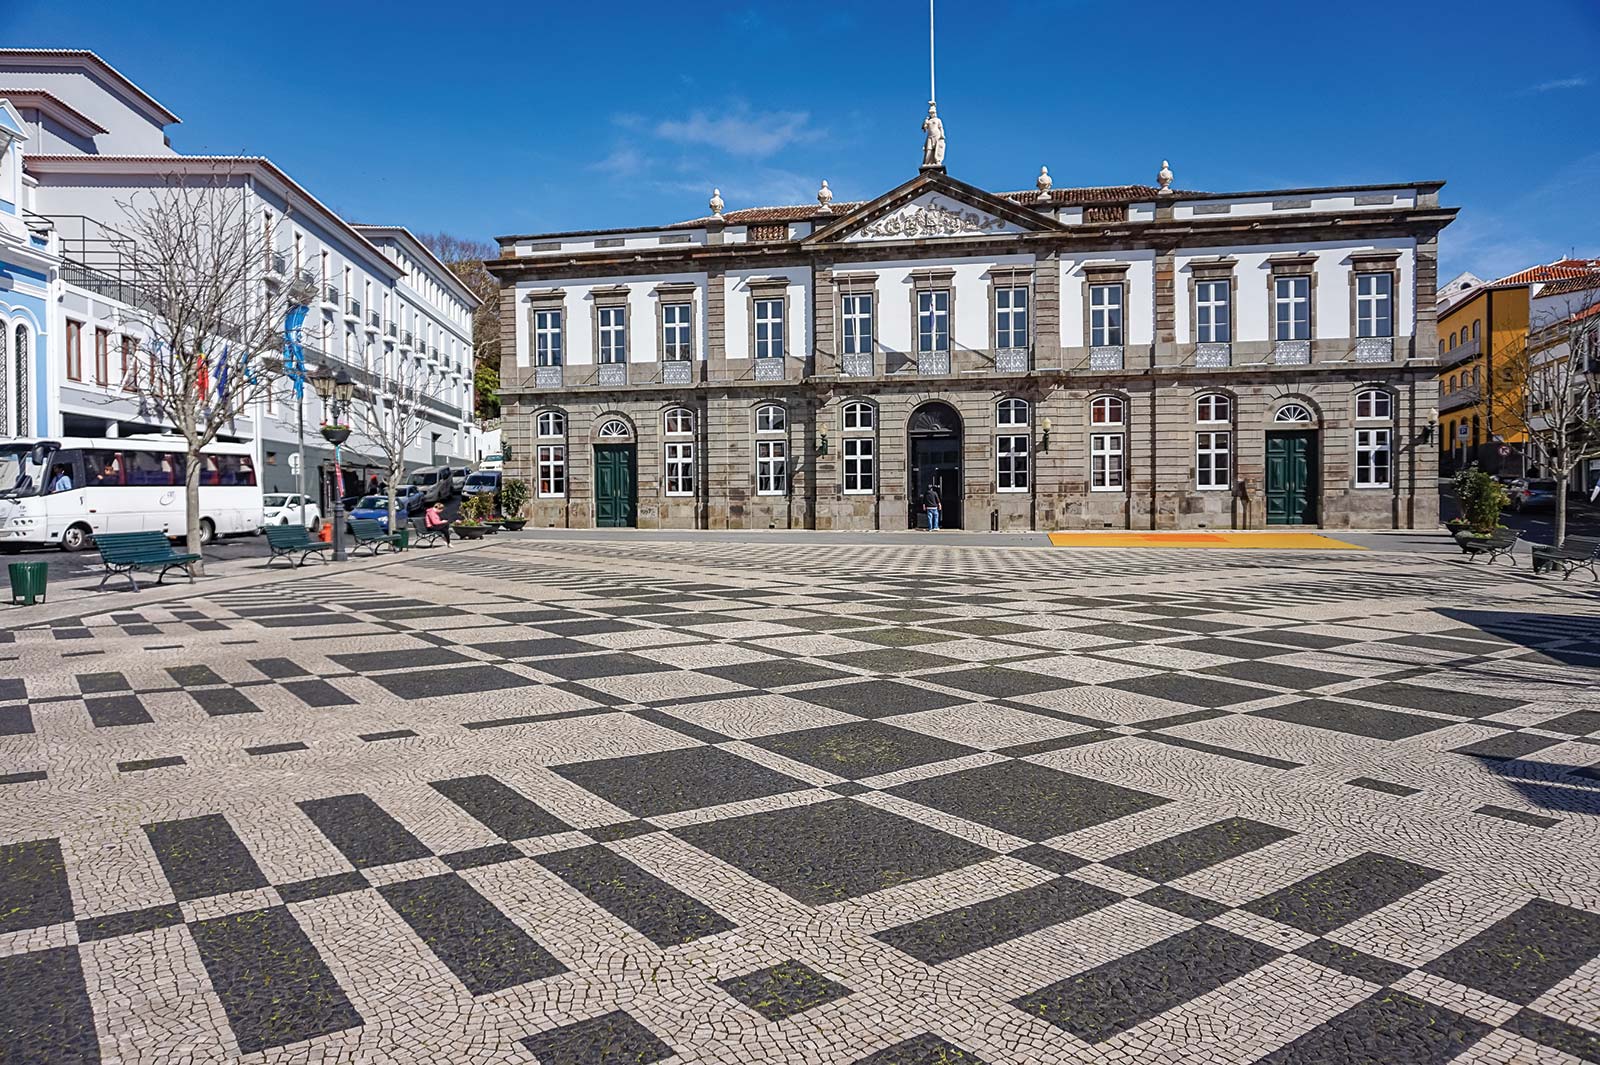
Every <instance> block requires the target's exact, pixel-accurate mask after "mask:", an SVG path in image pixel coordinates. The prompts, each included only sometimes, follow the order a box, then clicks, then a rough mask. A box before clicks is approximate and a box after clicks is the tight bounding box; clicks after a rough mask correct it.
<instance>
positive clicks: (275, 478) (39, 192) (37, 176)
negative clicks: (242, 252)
mask: <svg viewBox="0 0 1600 1065" xmlns="http://www.w3.org/2000/svg"><path fill="white" fill-rule="evenodd" d="M0 100H8V101H10V107H11V113H12V114H14V115H15V116H17V118H18V119H19V120H20V124H21V130H20V133H21V136H22V138H25V139H24V140H23V141H22V143H23V145H25V148H26V151H25V152H19V153H18V154H19V159H18V163H19V168H20V174H19V175H18V177H19V178H20V186H21V187H20V190H19V191H20V199H19V201H18V203H19V206H20V210H19V212H18V217H19V218H20V219H22V220H23V221H24V222H25V223H26V224H28V225H31V226H32V228H33V230H34V231H35V233H36V234H37V235H38V236H39V237H40V238H41V239H43V240H44V241H46V242H47V243H48V244H49V245H50V246H51V247H52V248H59V256H60V263H59V267H58V269H57V270H56V271H55V272H54V274H53V275H52V276H51V279H50V281H49V282H48V285H47V287H48V289H49V294H48V297H47V300H46V303H47V304H48V307H47V309H46V312H45V313H46V317H47V319H48V321H46V322H43V323H41V324H40V326H39V327H38V333H39V335H40V336H43V337H46V338H47V343H46V344H45V345H44V346H43V347H44V350H42V351H41V352H40V356H39V359H38V361H37V364H36V366H35V367H34V380H36V381H37V382H38V387H39V389H40V395H41V396H42V397H43V398H42V401H41V403H40V404H39V407H40V409H39V412H38V414H37V416H36V417H35V419H34V421H35V423H36V429H35V431H37V432H49V433H60V434H67V433H72V434H81V435H110V436H115V435H118V434H119V433H124V432H129V431H135V430H140V429H144V430H146V431H148V430H149V429H151V428H159V427H157V426H153V425H152V423H151V419H150V417H149V412H148V410H145V409H142V408H141V405H140V402H139V398H138V396H137V394H136V393H135V392H133V391H130V390H126V389H125V388H124V385H125V382H126V375H125V372H124V371H125V368H126V363H125V361H124V352H125V351H127V352H129V353H131V352H132V350H133V347H134V345H135V344H136V343H137V341H138V338H137V337H135V336H130V335H127V334H126V333H125V332H124V330H125V327H126V323H127V322H128V321H129V316H128V315H127V314H125V313H124V308H125V306H126V304H125V303H124V302H123V301H124V300H126V299H131V298H133V290H132V286H131V280H132V278H131V274H130V273H129V271H128V268H127V263H126V259H127V254H126V253H127V244H128V242H127V240H126V238H125V236H124V235H123V233H124V230H125V229H126V228H127V226H126V220H127V218H128V217H129V213H130V211H131V210H135V209H137V205H138V203H139V202H140V200H141V199H145V198H147V197H149V196H150V195H151V194H153V193H155V192H158V191H159V190H160V189H162V188H164V187H165V186H166V185H167V184H168V183H169V182H173V181H181V182H192V183H194V184H195V185H196V186H199V187H212V186H218V185H220V186H224V187H229V188H235V189H243V190H244V192H245V195H246V202H247V203H248V209H249V211H250V212H251V213H252V215H253V217H255V218H257V219H259V224H260V225H261V226H262V232H263V234H265V235H266V236H267V242H268V244H269V245H270V246H271V247H272V248H273V249H274V251H272V252H271V253H270V254H269V255H268V257H267V258H268V261H267V262H266V263H264V264H263V269H262V278H261V283H263V284H289V283H292V282H298V283H299V284H300V285H301V286H302V287H304V288H306V289H307V290H309V291H312V292H314V293H315V298H314V299H312V300H311V301H310V302H309V304H308V313H307V317H306V321H305V324H304V327H303V337H304V345H303V347H304V350H305V355H306V362H307V365H308V368H313V369H314V368H315V367H316V366H317V365H318V364H321V363H324V362H325V363H328V364H329V365H331V366H333V367H335V368H338V367H339V366H341V365H343V366H344V367H345V368H347V369H348V371H349V372H350V373H351V375H352V376H354V377H355V378H356V381H357V383H358V387H365V386H368V385H370V384H371V383H372V382H373V380H374V379H375V376H376V375H378V374H380V373H381V372H382V371H383V368H384V367H385V366H387V367H389V368H391V369H392V368H393V367H395V366H396V365H398V364H399V363H400V362H401V361H403V360H416V361H417V362H418V363H419V364H420V365H422V366H427V367H430V368H431V369H433V370H435V371H437V380H438V382H439V383H438V385H437V387H436V388H435V389H434V390H433V392H434V394H433V396H432V398H430V399H429V400H427V401H426V402H425V404H424V406H425V409H426V418H427V420H428V422H429V425H428V426H427V427H426V428H425V430H424V431H423V433H422V435H421V437H420V439H419V440H418V442H417V444H416V445H415V446H414V447H413V448H412V449H411V450H410V452H408V455H407V465H408V467H415V466H422V465H433V464H438V463H443V462H446V461H448V460H450V459H456V458H460V459H463V460H465V459H466V458H469V457H470V456H472V455H473V454H474V452H475V445H474V443H473V439H472V437H473V433H474V432H475V429H474V427H473V421H472V412H473V395H472V347H471V335H472V334H471V318H472V311H473V309H474V308H475V307H476V306H477V303H478V300H477V299H476V297H475V296H474V295H473V293H472V292H471V290H469V289H468V288H466V287H465V286H464V285H463V284H462V283H461V282H460V281H459V280H458V279H457V278H456V277H455V275H454V274H452V273H451V271H450V270H449V269H448V268H447V267H446V266H445V265H444V264H443V263H441V262H440V261H439V260H438V259H437V258H435V257H434V256H433V255H432V254H431V253H429V252H428V250H427V249H426V248H425V247H423V246H422V245H421V244H420V243H419V242H418V241H417V240H416V238H415V237H413V236H412V235H411V234H410V233H409V232H408V231H407V230H405V229H404V228H402V227H397V226H356V225H352V224H351V223H349V222H347V221H346V220H344V219H343V218H341V217H339V215H338V214H336V213H335V212H334V211H332V210H330V209H329V208H328V207H326V206H325V205H324V204H323V203H321V202H320V201H319V200H318V199H317V198H316V197H315V196H313V195H312V194H311V193H310V192H309V191H307V190H306V189H305V188H304V187H303V186H301V185H300V184H299V183H297V182H296V181H295V180H294V179H293V178H291V177H290V176H289V175H288V174H286V173H285V172H284V171H283V170H281V169H280V168H279V167H277V166H276V165H274V164H273V163H272V162H271V161H270V160H268V159H266V158H263V157H260V156H214V155H206V156H196V155H184V154H181V153H179V152H177V151H175V150H174V149H173V148H172V146H171V141H170V138H169V136H168V134H167V127H169V126H171V125H173V124H175V123H177V122H178V118H177V116H176V115H174V114H173V113H172V112H171V111H169V110H167V109H166V108H165V107H163V106H162V105H161V104H159V103H158V102H156V101H155V100H154V99H152V98H151V97H150V96H149V94H147V93H145V92H144V91H143V90H141V89H140V88H139V87H138V86H137V85H135V84H134V83H133V82H131V81H130V80H129V79H127V78H126V77H124V76H123V75H122V74H121V73H119V72H118V71H117V70H116V69H115V68H113V67H112V66H111V65H110V64H108V63H106V62H105V61H104V60H103V59H101V58H100V57H99V56H97V55H95V54H94V53H93V52H88V51H79V50H49V49H0ZM0 180H3V177H0ZM305 404H306V409H305V411H304V421H305V423H306V424H308V425H310V426H311V427H312V432H311V434H310V435H309V436H308V437H307V438H306V439H305V443H304V446H305V454H306V463H307V467H308V471H307V474H308V476H307V480H308V483H309V484H315V483H316V476H315V474H314V473H312V472H311V471H313V470H317V469H321V470H322V471H323V472H324V473H326V472H327V471H330V470H331V468H332V453H331V449H329V448H327V447H326V445H325V444H324V443H323V441H322V440H321V438H320V436H318V435H317V433H316V432H315V427H316V426H317V424H318V423H319V421H320V420H321V418H322V412H321V410H320V409H319V408H318V406H317V404H318V400H317V399H316V397H315V396H314V394H312V392H311V390H310V389H307V390H306V396H305ZM300 413H301V412H300V410H299V409H298V407H297V404H296V400H295V398H294V395H293V392H292V390H291V389H289V388H288V386H287V385H286V384H284V385H283V386H282V387H280V388H278V389H277V390H275V393H274V394H273V395H271V396H268V397H265V398H264V399H263V400H262V401H261V403H260V404H259V405H258V408H257V409H256V410H255V411H254V413H253V416H251V417H248V418H242V419H240V420H239V422H238V423H237V424H236V425H235V426H234V433H233V435H234V436H236V437H237V438H239V439H254V440H255V441H257V447H258V465H259V468H260V469H261V471H262V482H263V484H264V485H265V486H266V487H267V489H268V490H269V491H273V490H276V491H285V490H293V489H295V488H297V487H298V485H299V483H300V470H299V469H298V463H297V457H296V456H297V451H298V446H299V424H300ZM12 431H13V432H15V431H16V429H12ZM345 456H346V459H345V461H346V476H347V484H346V486H345V487H346V489H347V490H348V489H349V488H350V487H353V486H354V485H356V484H357V483H359V479H361V478H362V477H364V476H365V475H366V474H367V473H368V472H369V471H371V472H377V470H378V469H379V468H380V467H381V466H382V465H383V463H382V462H381V457H380V456H379V455H377V454H376V453H373V452H371V451H369V450H367V449H364V448H363V445H362V442H361V441H360V440H359V438H358V439H356V440H353V441H352V442H351V445H348V446H347V447H346V451H345ZM328 485H329V486H331V480H330V481H329V482H328ZM313 490H315V489H313ZM325 490H326V489H325Z"/></svg>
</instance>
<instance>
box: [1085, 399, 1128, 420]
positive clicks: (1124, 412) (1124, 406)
mask: <svg viewBox="0 0 1600 1065" xmlns="http://www.w3.org/2000/svg"><path fill="white" fill-rule="evenodd" d="M1111 410H1115V411H1116V413H1117V416H1116V418H1114V419H1113V418H1110V417H1105V418H1102V417H1100V412H1101V411H1106V412H1108V413H1109V412H1110V411H1111ZM1127 420H1128V402H1127V400H1125V399H1123V398H1122V397H1121V396H1095V397H1094V398H1093V399H1091V400H1090V401H1089V425H1090V426H1091V427H1095V426H1120V425H1124V424H1126V423H1127Z"/></svg>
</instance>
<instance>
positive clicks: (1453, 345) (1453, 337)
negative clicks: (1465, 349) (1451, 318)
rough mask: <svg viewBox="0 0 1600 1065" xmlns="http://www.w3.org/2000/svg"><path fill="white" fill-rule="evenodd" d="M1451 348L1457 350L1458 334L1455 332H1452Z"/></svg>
mask: <svg viewBox="0 0 1600 1065" xmlns="http://www.w3.org/2000/svg"><path fill="white" fill-rule="evenodd" d="M1450 350H1451V351H1454V350H1456V335H1455V334H1454V333H1451V334H1450Z"/></svg>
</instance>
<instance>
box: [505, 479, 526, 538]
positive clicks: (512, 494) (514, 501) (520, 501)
mask: <svg viewBox="0 0 1600 1065" xmlns="http://www.w3.org/2000/svg"><path fill="white" fill-rule="evenodd" d="M527 505H528V482H527V481H502V482H501V484H500V516H501V519H502V521H503V523H504V524H505V527H506V528H507V529H510V530H511V531H512V532H521V531H522V529H523V528H524V527H525V526H526V525H527V524H528V519H527V517H526V516H525V515H524V514H523V513H522V508H523V507H525V506H527Z"/></svg>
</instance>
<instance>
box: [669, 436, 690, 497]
mask: <svg viewBox="0 0 1600 1065" xmlns="http://www.w3.org/2000/svg"><path fill="white" fill-rule="evenodd" d="M666 459H667V495H669V496H689V495H694V445H693V444H668V445H667V452H666Z"/></svg>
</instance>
